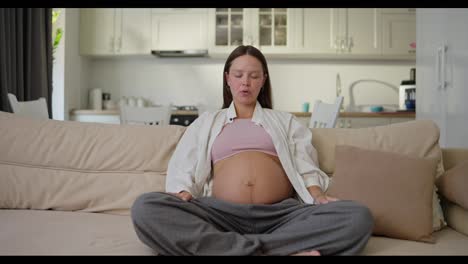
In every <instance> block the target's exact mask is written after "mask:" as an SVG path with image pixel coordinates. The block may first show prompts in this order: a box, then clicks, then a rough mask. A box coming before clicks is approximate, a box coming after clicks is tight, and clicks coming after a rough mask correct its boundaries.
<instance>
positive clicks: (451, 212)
mask: <svg viewBox="0 0 468 264" xmlns="http://www.w3.org/2000/svg"><path fill="white" fill-rule="evenodd" d="M442 208H443V210H444V214H445V216H446V218H447V223H448V226H450V227H451V228H453V229H455V230H456V231H458V232H460V233H462V234H465V235H466V236H468V210H466V209H463V208H462V207H460V206H458V205H456V204H454V203H452V202H450V201H448V200H447V199H442ZM467 252H468V247H467Z"/></svg>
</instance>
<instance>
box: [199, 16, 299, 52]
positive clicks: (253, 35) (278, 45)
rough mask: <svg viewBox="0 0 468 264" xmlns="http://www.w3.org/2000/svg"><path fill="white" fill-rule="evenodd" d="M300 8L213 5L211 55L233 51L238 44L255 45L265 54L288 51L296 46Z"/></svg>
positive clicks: (209, 29)
mask: <svg viewBox="0 0 468 264" xmlns="http://www.w3.org/2000/svg"><path fill="white" fill-rule="evenodd" d="M295 12H297V9H288V8H213V9H210V10H209V16H208V18H209V22H208V26H209V27H208V41H209V51H210V53H211V54H226V55H227V54H229V53H230V52H231V51H232V50H233V49H234V48H235V47H237V46H238V45H253V46H255V47H257V48H259V49H260V50H262V52H264V53H265V54H269V53H288V52H290V51H291V50H292V49H293V48H294V47H295V45H294V43H295V38H296V35H295V32H296V31H297V30H296V28H295V25H296V23H295V22H293V20H294V18H295V16H294V13H295Z"/></svg>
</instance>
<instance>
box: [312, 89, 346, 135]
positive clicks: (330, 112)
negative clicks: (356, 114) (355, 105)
mask: <svg viewBox="0 0 468 264" xmlns="http://www.w3.org/2000/svg"><path fill="white" fill-rule="evenodd" d="M341 104H343V96H338V97H337V98H336V100H335V103H334V104H327V103H324V102H322V101H320V100H317V101H315V104H314V110H313V111H312V116H311V117H310V123H309V128H334V127H335V125H336V120H337V118H338V114H339V112H340V108H341Z"/></svg>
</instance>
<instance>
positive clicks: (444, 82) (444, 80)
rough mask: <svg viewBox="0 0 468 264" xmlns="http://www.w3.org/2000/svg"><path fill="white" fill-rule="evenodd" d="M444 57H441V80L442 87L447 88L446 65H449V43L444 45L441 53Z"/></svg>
mask: <svg viewBox="0 0 468 264" xmlns="http://www.w3.org/2000/svg"><path fill="white" fill-rule="evenodd" d="M441 56H442V58H441V63H440V64H441V66H442V67H441V77H442V80H441V83H442V89H444V90H445V89H446V88H447V78H446V77H447V76H446V69H445V67H446V66H447V65H446V64H447V45H443V46H442V54H441Z"/></svg>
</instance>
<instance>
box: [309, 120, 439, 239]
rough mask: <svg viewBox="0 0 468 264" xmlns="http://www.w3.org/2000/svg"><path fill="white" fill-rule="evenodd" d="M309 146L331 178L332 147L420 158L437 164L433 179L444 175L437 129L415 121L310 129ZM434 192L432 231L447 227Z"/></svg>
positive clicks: (332, 169)
mask: <svg viewBox="0 0 468 264" xmlns="http://www.w3.org/2000/svg"><path fill="white" fill-rule="evenodd" d="M312 144H313V145H314V147H315V148H316V150H317V153H318V161H319V166H320V168H321V169H322V170H323V171H325V172H326V173H327V174H329V175H332V174H333V172H334V168H335V146H336V145H351V146H356V147H360V148H366V149H370V150H381V151H387V152H394V153H399V154H403V155H409V156H414V157H419V158H436V159H438V160H439V163H438V166H437V174H436V178H438V177H440V176H441V175H442V174H443V173H444V166H443V162H442V156H441V155H442V151H441V148H440V146H439V128H438V127H437V125H436V124H435V123H434V122H433V121H430V120H415V121H409V122H403V123H397V124H391V125H387V126H377V127H369V128H313V129H312ZM436 190H437V189H436V188H435V189H434V192H433V197H432V203H433V206H432V207H433V212H432V215H433V229H434V230H440V229H441V228H442V227H443V226H445V225H446V223H445V219H444V215H443V212H442V208H441V207H440V201H439V197H438V195H437V193H436Z"/></svg>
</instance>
